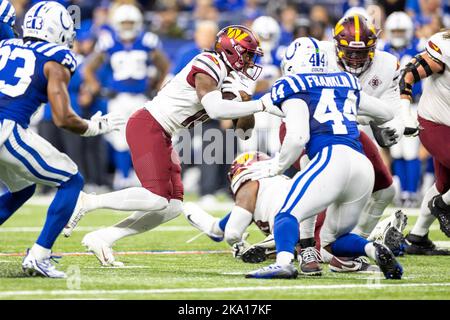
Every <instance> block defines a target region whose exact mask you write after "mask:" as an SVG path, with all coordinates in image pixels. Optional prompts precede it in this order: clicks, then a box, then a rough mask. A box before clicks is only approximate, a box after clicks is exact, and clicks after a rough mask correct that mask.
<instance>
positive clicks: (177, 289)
mask: <svg viewBox="0 0 450 320" xmlns="http://www.w3.org/2000/svg"><path fill="white" fill-rule="evenodd" d="M45 211H46V207H45V206H40V205H39V206H37V205H26V206H25V207H23V208H22V209H21V210H20V211H19V212H17V213H16V214H15V215H14V216H13V217H12V218H11V219H10V220H9V221H7V222H6V223H5V224H4V225H3V226H2V227H0V299H183V300H184V299H439V300H441V299H450V256H441V257H426V256H405V257H402V258H400V259H399V261H400V263H401V264H402V265H403V267H404V270H405V272H404V277H403V279H402V280H400V281H388V280H384V278H383V277H382V275H381V274H380V275H378V274H375V275H371V274H355V273H353V274H337V273H332V272H329V271H328V267H327V266H323V267H324V271H325V272H324V274H323V276H322V277H312V278H309V277H302V276H300V277H299V278H298V279H296V280H255V279H245V278H244V276H243V274H244V273H245V272H247V271H250V270H253V269H256V268H258V267H259V266H263V265H267V264H268V262H267V261H266V262H264V263H263V264H246V263H243V262H241V261H238V260H235V259H234V258H233V257H232V255H231V252H230V251H229V250H230V249H229V247H228V246H227V245H226V244H225V243H214V242H212V241H210V240H209V238H207V237H206V236H204V235H202V236H200V237H198V238H197V239H195V240H194V241H192V242H190V243H186V242H187V241H188V240H189V239H192V238H193V237H194V236H196V235H197V234H198V231H197V230H195V229H194V228H192V227H191V226H190V225H189V224H188V222H187V221H186V220H185V218H184V217H183V216H180V217H178V218H177V219H175V220H173V221H171V222H169V223H167V224H164V225H162V226H160V227H158V228H157V229H155V230H152V231H150V232H147V233H144V234H141V235H138V236H134V237H129V238H125V239H123V240H121V241H120V242H118V243H117V244H116V246H115V248H114V249H115V251H117V252H123V253H124V255H118V256H117V260H119V261H122V262H124V263H125V267H124V268H105V267H101V266H100V265H99V263H98V261H97V259H96V258H95V257H94V256H93V255H89V254H85V253H84V252H85V249H84V247H83V246H82V245H81V244H80V242H81V239H82V237H83V236H84V234H86V233H87V232H88V231H89V230H95V229H96V228H98V227H101V226H109V225H112V224H113V223H115V222H117V221H119V220H121V219H123V218H124V217H125V216H126V215H127V214H129V213H124V212H122V213H120V212H114V211H107V210H99V211H95V212H93V213H90V214H88V215H87V216H86V217H85V218H84V219H83V220H82V221H81V222H80V228H79V230H75V232H74V233H73V235H72V237H70V238H64V237H62V236H61V237H60V238H59V239H58V241H57V243H56V245H55V247H54V251H55V252H57V253H81V254H80V255H76V254H75V255H72V254H69V255H67V256H64V257H63V258H62V259H61V260H60V263H59V264H58V268H60V269H61V270H64V271H69V275H71V276H70V277H69V279H45V278H28V277H25V276H24V274H23V273H22V270H21V261H22V257H21V256H11V255H9V254H13V253H24V252H25V250H26V248H28V247H30V246H31V245H32V244H33V242H34V241H35V239H36V237H37V235H38V233H39V230H40V228H41V226H42V224H43V222H44V219H45ZM388 211H389V212H392V210H388ZM405 212H406V213H408V209H405ZM224 213H225V212H224V211H222V212H220V211H216V212H214V214H215V215H217V216H221V215H222V214H224ZM415 220H416V217H409V222H408V227H407V230H409V229H410V228H411V227H412V225H413V223H414V221H415ZM249 230H250V234H251V236H250V238H249V241H250V242H252V243H254V242H257V241H259V240H260V239H262V238H263V236H262V235H261V234H260V232H259V231H258V230H257V229H256V227H254V226H252V227H251V228H250V229H249ZM430 236H431V238H432V239H433V240H437V241H449V240H450V239H448V238H446V237H445V235H443V234H442V233H441V232H440V231H439V230H438V224H437V222H435V223H434V224H433V226H432V231H431V232H430ZM448 243H449V242H446V243H445V244H448ZM158 251H162V252H158ZM196 251H201V253H196ZM269 263H270V262H269ZM76 274H79V277H77V276H75V277H74V276H73V275H76Z"/></svg>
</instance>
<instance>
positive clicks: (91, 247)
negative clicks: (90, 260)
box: [81, 231, 123, 267]
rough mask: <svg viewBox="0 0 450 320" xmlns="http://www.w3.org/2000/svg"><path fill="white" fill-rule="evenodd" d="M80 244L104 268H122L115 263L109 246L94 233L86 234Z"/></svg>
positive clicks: (120, 263) (121, 264) (117, 262)
mask: <svg viewBox="0 0 450 320" xmlns="http://www.w3.org/2000/svg"><path fill="white" fill-rule="evenodd" d="M81 244H82V245H83V246H85V247H86V249H87V250H88V251H89V252H92V253H93V254H94V255H95V256H96V257H97V259H98V261H100V264H101V265H102V266H104V267H123V263H122V262H120V261H116V259H115V258H114V254H113V250H112V248H111V246H109V245H108V243H106V241H104V240H103V239H102V238H100V237H99V236H97V235H96V234H95V231H94V232H90V233H88V234H86V235H85V236H84V238H83V240H81Z"/></svg>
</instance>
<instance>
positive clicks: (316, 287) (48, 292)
mask: <svg viewBox="0 0 450 320" xmlns="http://www.w3.org/2000/svg"><path fill="white" fill-rule="evenodd" d="M449 286H450V282H444V283H399V284H330V285H293V286H257V287H255V286H254V287H223V288H217V287H216V288H179V289H135V290H133V289H131V290H28V291H19V290H17V291H3V292H0V297H10V296H33V295H49V296H62V295H76V296H80V295H127V294H173V293H197V292H198V293H220V292H239V291H240V292H246V291H253V292H254V291H277V290H305V291H311V290H330V289H336V290H339V289H357V288H363V289H364V288H365V289H387V288H411V287H449Z"/></svg>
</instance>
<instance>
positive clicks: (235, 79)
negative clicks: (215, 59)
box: [222, 71, 255, 101]
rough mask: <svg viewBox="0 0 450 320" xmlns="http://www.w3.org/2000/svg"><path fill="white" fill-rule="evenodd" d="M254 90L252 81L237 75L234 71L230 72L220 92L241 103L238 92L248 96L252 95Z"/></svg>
mask: <svg viewBox="0 0 450 320" xmlns="http://www.w3.org/2000/svg"><path fill="white" fill-rule="evenodd" d="M254 89H255V83H254V81H252V80H250V79H248V78H247V77H244V76H241V75H239V74H238V73H237V72H236V71H231V72H230V74H229V75H228V77H226V78H225V80H224V81H223V84H222V92H229V93H232V94H234V95H235V96H236V98H235V99H234V100H235V101H242V99H241V93H240V91H244V92H245V93H246V94H248V95H249V96H251V95H253V91H254Z"/></svg>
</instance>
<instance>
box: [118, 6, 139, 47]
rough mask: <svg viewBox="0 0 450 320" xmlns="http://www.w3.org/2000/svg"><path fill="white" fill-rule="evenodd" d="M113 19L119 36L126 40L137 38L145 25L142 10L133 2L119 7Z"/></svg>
mask: <svg viewBox="0 0 450 320" xmlns="http://www.w3.org/2000/svg"><path fill="white" fill-rule="evenodd" d="M111 20H112V21H111V22H112V25H113V27H114V30H115V31H116V32H117V34H118V35H119V38H120V39H122V40H125V41H127V40H132V39H134V38H136V37H137V36H138V34H139V32H141V31H142V28H143V25H144V17H143V15H142V13H141V11H140V10H139V9H138V8H137V7H136V6H134V5H131V4H123V5H121V6H119V7H117V8H116V9H115V10H114V12H113V15H112V19H111Z"/></svg>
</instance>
